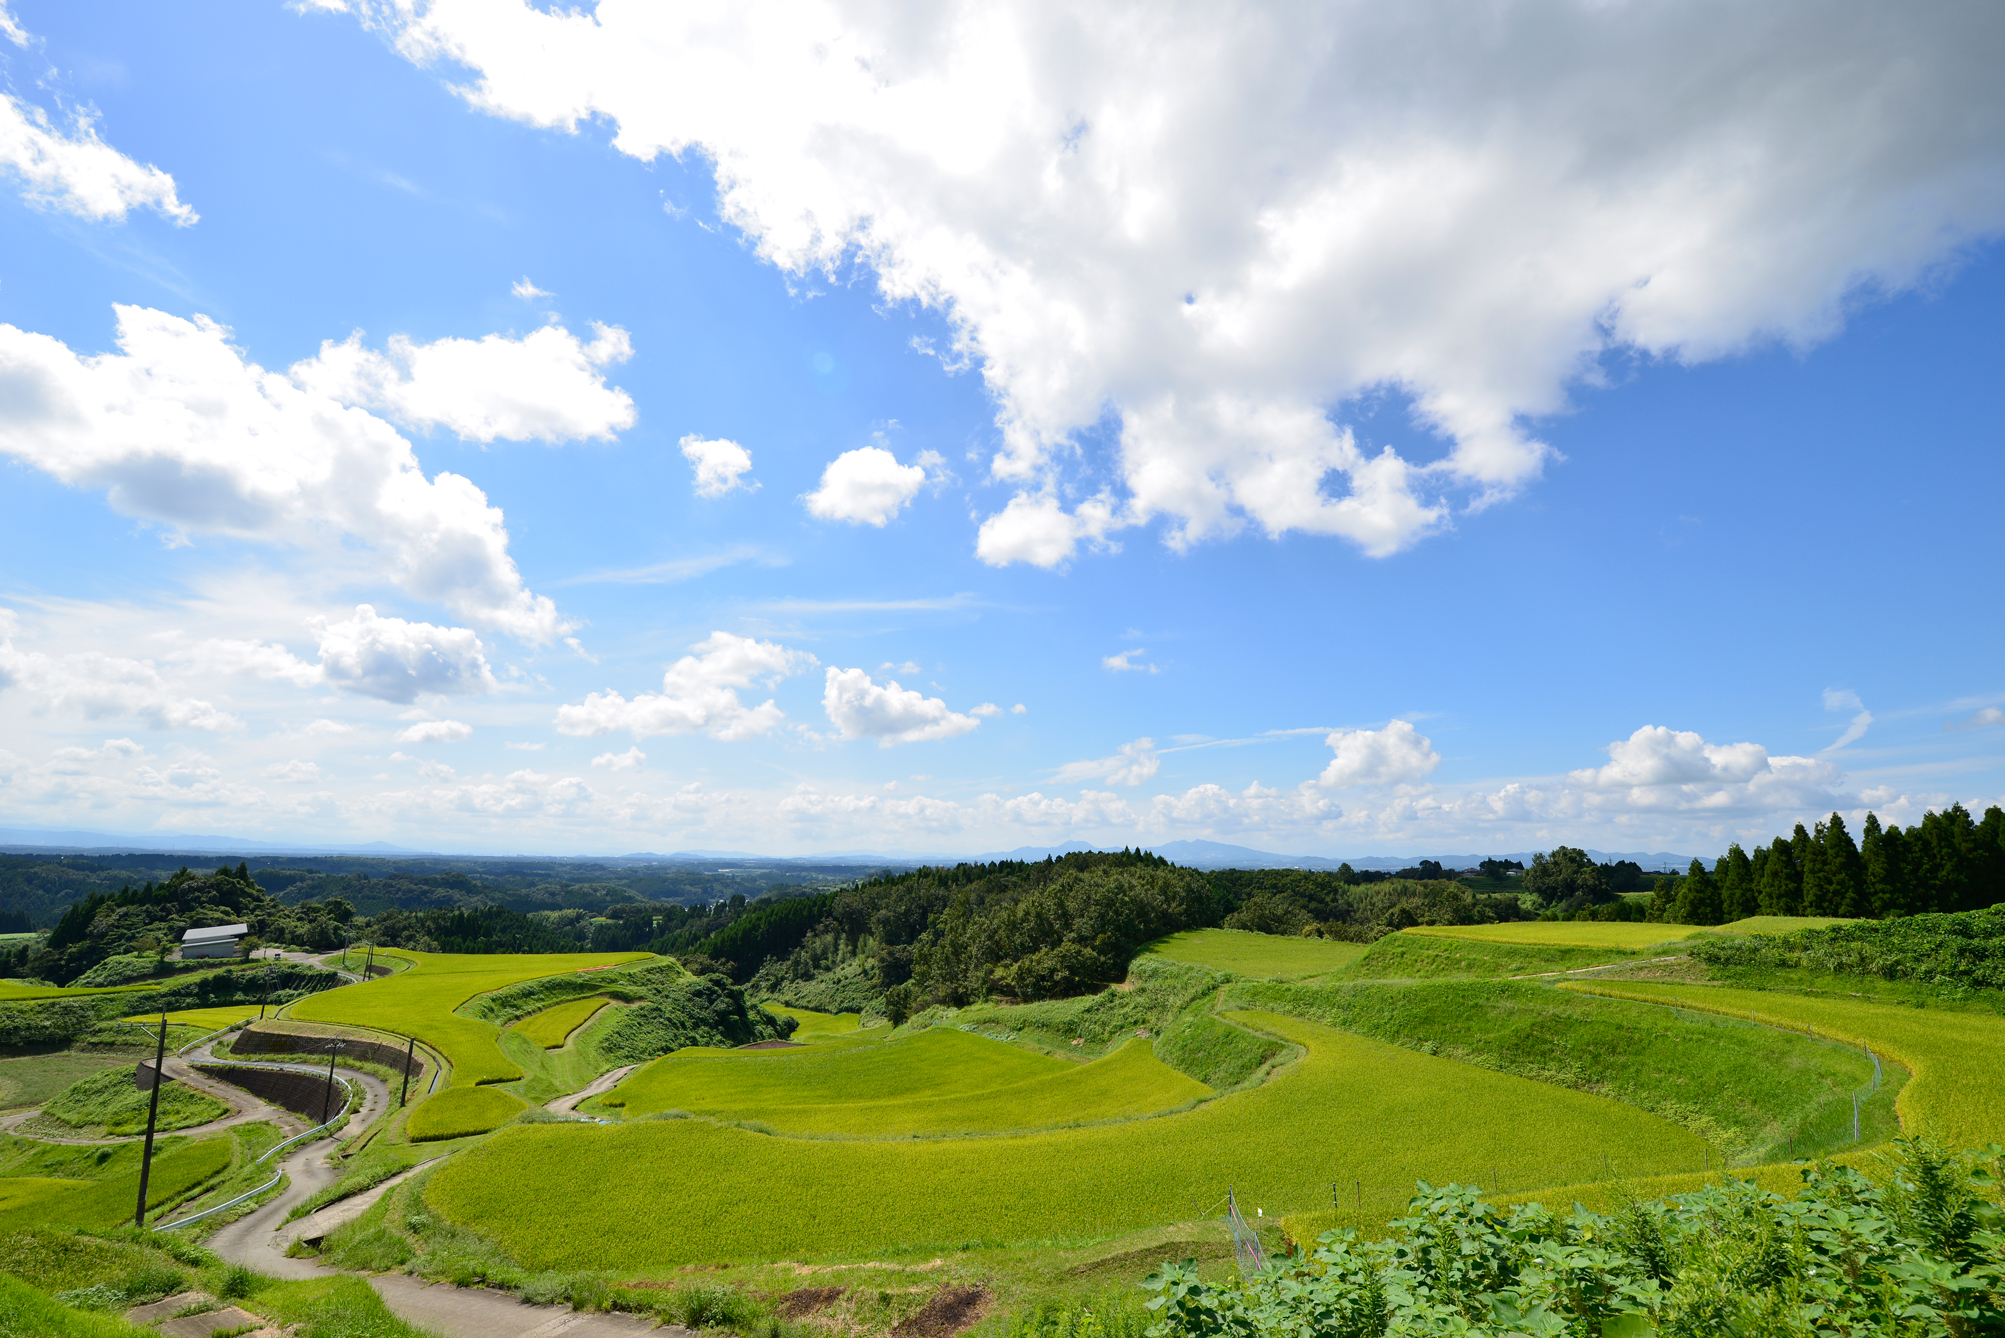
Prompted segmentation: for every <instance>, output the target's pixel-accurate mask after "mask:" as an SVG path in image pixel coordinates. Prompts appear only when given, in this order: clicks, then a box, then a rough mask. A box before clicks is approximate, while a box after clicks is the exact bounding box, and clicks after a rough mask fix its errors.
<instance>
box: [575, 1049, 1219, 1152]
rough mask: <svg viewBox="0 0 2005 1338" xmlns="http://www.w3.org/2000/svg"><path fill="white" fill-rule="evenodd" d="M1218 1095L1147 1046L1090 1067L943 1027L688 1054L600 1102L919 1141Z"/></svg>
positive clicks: (1128, 1113) (630, 1110)
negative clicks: (874, 1040) (866, 1038)
mask: <svg viewBox="0 0 2005 1338" xmlns="http://www.w3.org/2000/svg"><path fill="white" fill-rule="evenodd" d="M1210 1095H1211V1089H1210V1088H1209V1087H1206V1086H1204V1085H1203V1084H1201V1083H1198V1082H1194V1081H1192V1080H1191V1079H1190V1078H1187V1077H1185V1076H1184V1075H1183V1074H1181V1073H1179V1072H1177V1071H1176V1070H1175V1069H1173V1068H1171V1067H1169V1066H1168V1065H1167V1064H1164V1063H1163V1062H1162V1061H1161V1060H1159V1059H1157V1058H1156V1057H1155V1055H1154V1053H1153V1052H1152V1051H1151V1050H1150V1048H1149V1046H1148V1045H1147V1044H1146V1043H1145V1042H1141V1041H1130V1042H1129V1043H1128V1044H1127V1045H1125V1046H1123V1047H1121V1048H1120V1049H1119V1050H1116V1051H1115V1052H1114V1053H1113V1054H1111V1055H1109V1056H1107V1057H1106V1058H1104V1059H1098V1060H1095V1061H1093V1062H1092V1063H1088V1064H1079V1063H1072V1062H1069V1061H1067V1060H1063V1059H1058V1058H1055V1057H1053V1056H1049V1055H1043V1054H1039V1053H1037V1052H1035V1051H1031V1050H1026V1049H1020V1048H1018V1047H1015V1046H1011V1045H1005V1044H1003V1043H1001V1042H998V1041H993V1040H989V1039H987V1038H986V1037H981V1036H975V1035H971V1034H969V1033H967V1032H963V1031H952V1030H947V1029H944V1028H934V1029H930V1030H927V1031H921V1032H918V1033H917V1034H914V1035H910V1036H905V1037H900V1038H898V1039H896V1040H892V1041H888V1042H886V1043H885V1044H882V1045H872V1046H846V1047H843V1048H841V1049H826V1048H802V1049H798V1050H777V1051H774V1050H769V1051H754V1052H733V1053H724V1054H717V1053H715V1052H712V1053H709V1054H704V1053H702V1052H685V1053H684V1054H680V1055H672V1056H669V1057H668V1058H665V1059H658V1060H656V1061H655V1062H654V1063H652V1064H650V1065H648V1066H647V1067H646V1068H645V1069H642V1070H641V1071H640V1072H639V1073H636V1074H635V1075H633V1077H631V1078H629V1079H628V1080H627V1081H626V1082H624V1083H621V1084H620V1086H619V1087H618V1088H616V1089H615V1090H614V1091H612V1092H609V1093H608V1094H607V1095H606V1096H605V1097H604V1098H601V1101H600V1104H602V1105H604V1106H608V1107H614V1108H620V1109H624V1111H625V1113H626V1115H627V1117H628V1118H630V1119H631V1118H638V1117H641V1116H645V1115H649V1114H656V1113H660V1112H663V1111H670V1110H679V1111H685V1112H688V1113H690V1114H701V1115H707V1116H711V1117H713V1118H716V1119H720V1120H726V1121H730V1122H733V1123H738V1124H744V1125H748V1126H751V1127H754V1128H763V1129H770V1130H773V1131H777V1132H780V1133H788V1134H837V1135H841V1134H847V1135H854V1136H861V1137H894V1138H909V1137H918V1136H923V1135H941V1134H956V1133H996V1132H1004V1131H1012V1130H1026V1129H1050V1128H1063V1127H1068V1126H1073V1125H1084V1124H1095V1123H1105V1122H1109V1121H1115V1120H1131V1119H1139V1118H1141V1117H1143V1116H1147V1115H1154V1114H1158V1113H1160V1112H1163V1111H1167V1110H1174V1109H1178V1108H1181V1107H1187V1106H1189V1105H1190V1104H1192V1103H1193V1102H1195V1101H1199V1100H1201V1099H1203V1098H1204V1097H1207V1096H1210Z"/></svg>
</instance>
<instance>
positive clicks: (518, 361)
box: [291, 323, 634, 441]
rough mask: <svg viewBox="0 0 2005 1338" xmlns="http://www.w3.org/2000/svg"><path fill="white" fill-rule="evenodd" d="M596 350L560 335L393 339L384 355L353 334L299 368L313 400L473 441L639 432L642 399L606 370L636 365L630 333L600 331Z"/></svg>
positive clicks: (555, 328) (560, 330)
mask: <svg viewBox="0 0 2005 1338" xmlns="http://www.w3.org/2000/svg"><path fill="white" fill-rule="evenodd" d="M592 330H593V338H592V340H591V342H590V343H587V342H585V341H584V340H581V339H579V338H578V337H577V336H576V335H574V334H572V333H571V332H570V331H569V330H566V329H565V328H564V327H563V326H561V325H546V326H544V327H543V328H542V329H540V330H537V331H536V332H534V333H533V334H528V335H524V336H523V337H522V338H520V339H510V338H508V337H507V336H505V335H498V334H490V335H484V336H482V337H481V338H479V339H454V338H446V339H439V340H435V341H434V342H432V343H429V344H418V343H413V342H412V341H411V340H409V339H407V338H405V337H404V336H402V335H392V336H391V337H390V339H389V342H388V344H387V346H386V347H385V349H384V351H383V352H381V353H378V352H376V351H375V350H374V349H370V348H364V347H363V346H362V336H361V335H360V334H359V333H357V334H352V335H350V336H348V338H347V339H345V340H343V341H342V342H340V343H338V344H337V343H335V342H334V341H333V340H331V339H330V340H328V341H326V342H325V343H323V344H322V345H321V346H320V352H319V353H318V354H316V355H315V356H313V357H311V358H309V359H307V360H306V361H304V362H299V363H295V364H294V365H293V367H292V372H291V375H292V379H293V380H294V381H295V382H297V383H298V384H299V385H300V386H302V387H304V388H305V389H306V390H307V391H309V392H311V393H313V394H316V395H321V396H324V397H326V398H327V399H330V400H334V401H336V402H338V403H341V404H357V405H361V406H363V407H365V408H370V409H375V410H378V411H380V412H382V413H384V414H386V415H387V416H389V417H391V418H394V419H396V420H397V421H398V422H400V423H404V424H407V425H408V426H411V427H416V428H431V427H443V428H445V429H446V430H447V431H448V432H451V433H453V434H454V435H456V436H459V437H464V438H465V439H467V440H468V441H494V440H496V439H497V438H500V439H503V440H507V441H531V440H537V441H580V440H584V439H587V438H595V437H596V438H609V437H611V436H612V435H613V434H614V433H615V432H619V431H621V430H623V429H625V428H629V427H632V426H633V425H634V402H633V397H632V396H630V395H628V394H627V393H626V392H625V391H624V390H621V389H620V388H619V387H617V386H608V385H607V384H606V377H605V370H604V369H605V368H606V367H607V366H609V365H610V364H613V363H618V362H625V361H626V360H627V359H628V358H630V357H632V356H633V343H632V341H631V340H629V339H628V338H627V332H626V331H625V330H622V329H619V328H617V327H614V326H606V325H599V324H596V323H594V325H593V326H592Z"/></svg>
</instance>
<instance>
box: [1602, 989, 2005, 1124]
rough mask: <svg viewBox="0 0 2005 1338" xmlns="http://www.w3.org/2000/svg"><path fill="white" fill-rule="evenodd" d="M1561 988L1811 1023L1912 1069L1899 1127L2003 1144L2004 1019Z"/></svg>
mask: <svg viewBox="0 0 2005 1338" xmlns="http://www.w3.org/2000/svg"><path fill="white" fill-rule="evenodd" d="M1566 988H1567V989H1569V990H1584V991H1587V992H1590V993H1595V994H1601V995H1604V996H1606V997H1612V998H1627V999H1638V1000H1645V1001H1651V1002H1658V1003H1677V1004H1680V1005H1682V1006H1684V1007H1687V1008H1695V1009H1699V1010H1702V1011H1716V1012H1723V1013H1726V1014H1728V1015H1729V1016H1740V1017H1749V1018H1756V1019H1760V1020H1762V1021H1770V1022H1775V1023H1779V1024H1781V1025H1784V1026H1794V1027H1806V1028H1815V1030H1816V1032H1817V1034H1818V1035H1820V1036H1827V1037H1830V1038H1832V1039H1835V1040H1842V1041H1847V1042H1850V1043H1852V1044H1855V1045H1870V1046H1871V1047H1872V1048H1873V1049H1874V1050H1875V1051H1877V1052H1878V1053H1880V1054H1881V1055H1885V1056H1891V1057H1892V1058H1894V1059H1896V1060H1898V1061H1900V1063H1902V1064H1903V1065H1905V1066H1906V1067H1907V1068H1908V1069H1909V1070H1910V1071H1911V1072H1912V1073H1913V1074H1914V1077H1913V1079H1912V1080H1911V1081H1910V1082H1909V1083H1908V1084H1907V1085H1906V1086H1905V1087H1904V1088H1902V1089H1901V1094H1900V1099H1899V1101H1898V1103H1897V1107H1896V1108H1897V1109H1898V1110H1899V1112H1900V1116H1901V1126H1902V1127H1903V1128H1905V1129H1910V1130H1913V1129H1926V1130H1929V1131H1931V1132H1933V1133H1934V1134H1935V1135H1936V1136H1937V1137H1938V1138H1940V1139H1942V1140H1943V1141H1944V1142H1945V1143H1947V1144H1948V1145H1949V1146H1951V1147H1956V1148H1967V1147H1982V1146H1983V1145H1984V1144H1986V1143H1989V1142H2005V1082H2001V1081H2000V1079H1999V1075H2000V1074H2001V1073H2005V1017H1999V1016H1997V1015H1995V1014H1991V1013H1965V1012H1952V1011H1949V1010H1947V1009H1935V1008H1895V1007H1889V1006H1887V1005H1885V1004H1877V1003H1867V1002H1863V1001H1860V1000H1856V999H1832V998H1815V999H1813V998H1805V997H1802V996H1800V995H1792V994H1782V993H1778V992H1775V991H1770V990H1740V989H1728V988H1721V987H1718V986H1708V985H1671V984H1654V983H1650V982H1644V981H1624V982H1621V983H1619V984H1605V985H1604V984H1600V983H1593V984H1569V985H1567V986H1566Z"/></svg>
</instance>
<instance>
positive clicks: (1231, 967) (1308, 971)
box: [1149, 929, 1367, 980]
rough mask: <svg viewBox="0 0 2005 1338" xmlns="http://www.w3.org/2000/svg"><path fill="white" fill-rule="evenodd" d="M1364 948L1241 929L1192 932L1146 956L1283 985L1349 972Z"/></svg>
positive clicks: (1161, 944) (1170, 939)
mask: <svg viewBox="0 0 2005 1338" xmlns="http://www.w3.org/2000/svg"><path fill="white" fill-rule="evenodd" d="M1366 946H1367V945H1365V944H1363V943H1338V942H1336V941H1335V940H1333V939H1320V938H1283V937H1281V936H1280V935H1278V934H1255V933H1251V932H1249V931H1247V930H1244V929H1193V930H1190V931H1188V932H1186V933H1182V934H1172V935H1170V936H1169V937H1168V938H1166V939H1163V940H1161V941H1160V942H1158V943H1155V944H1153V945H1151V946H1150V948H1149V951H1150V952H1153V953H1155V954H1156V955H1157V956H1159V957H1167V958H1169V959H1170V960H1171V961H1173V962H1189V963H1190V964H1191V965H1193V966H1208V967H1211V968H1212V969H1213V970H1215V971H1230V972H1232V973H1233V974H1234V975H1239V976H1253V977H1256V978H1260V979H1279V980H1287V979H1292V978H1293V977H1296V976H1314V975H1321V974H1322V973H1323V972H1325V971H1335V970H1336V969H1337V968H1339V967H1344V966H1349V965H1350V964H1351V963H1352V962H1355V961H1356V960H1357V959H1358V958H1360V957H1362V956H1364V955H1365V950H1366Z"/></svg>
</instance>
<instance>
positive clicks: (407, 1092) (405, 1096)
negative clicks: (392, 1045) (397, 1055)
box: [397, 1036, 418, 1109]
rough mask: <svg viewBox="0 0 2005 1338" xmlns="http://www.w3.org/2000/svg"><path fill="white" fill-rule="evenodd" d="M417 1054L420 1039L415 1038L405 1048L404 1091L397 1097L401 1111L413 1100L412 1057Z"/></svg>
mask: <svg viewBox="0 0 2005 1338" xmlns="http://www.w3.org/2000/svg"><path fill="white" fill-rule="evenodd" d="M417 1052H418V1038H417V1037H415V1036H413V1037H412V1038H411V1043H410V1044H409V1045H407V1046H405V1047H404V1090H403V1091H402V1092H400V1093H398V1095H397V1106H398V1108H399V1109H402V1108H403V1105H404V1103H405V1102H406V1101H408V1100H410V1098H411V1056H412V1055H414V1054H416V1053H417Z"/></svg>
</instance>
